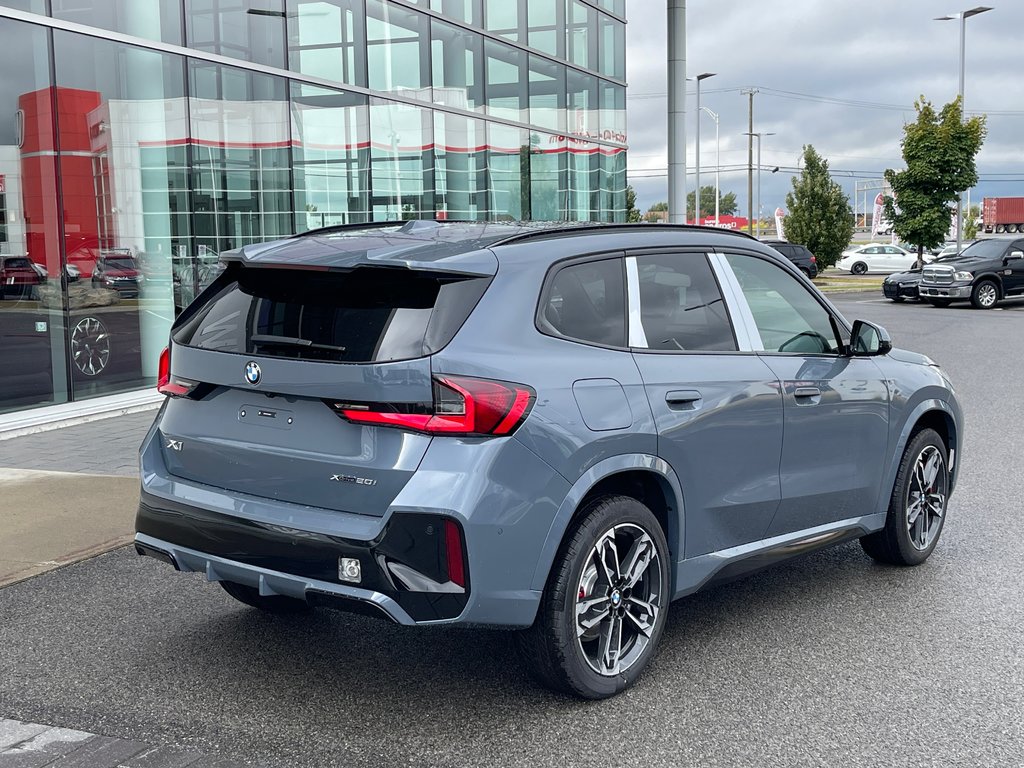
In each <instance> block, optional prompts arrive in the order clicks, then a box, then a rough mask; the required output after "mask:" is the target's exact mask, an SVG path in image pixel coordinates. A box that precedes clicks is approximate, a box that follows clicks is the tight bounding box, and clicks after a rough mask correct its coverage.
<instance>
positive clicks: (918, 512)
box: [860, 429, 950, 565]
mask: <svg viewBox="0 0 1024 768" xmlns="http://www.w3.org/2000/svg"><path fill="white" fill-rule="evenodd" d="M949 480H950V477H949V463H948V459H947V453H946V444H945V443H944V442H943V440H942V438H941V437H939V434H938V433H937V432H936V431H935V430H933V429H922V430H921V431H920V432H918V433H917V434H916V435H914V436H913V437H912V438H911V440H910V443H909V444H908V445H907V447H906V450H904V451H903V458H902V460H901V461H900V467H899V471H898V472H897V473H896V483H895V484H894V485H893V489H892V496H891V497H890V499H889V514H888V517H887V518H886V521H885V527H884V528H883V529H882V530H880V531H878V532H877V533H872V534H869V535H867V536H864V537H862V538H861V540H860V543H861V546H862V547H863V548H864V551H865V552H867V553H868V555H870V556H871V557H872V558H874V559H875V560H877V561H879V562H881V563H888V564H890V565H920V564H921V563H923V562H924V561H925V560H927V559H928V556H929V555H930V554H931V553H932V550H934V549H935V544H936V543H937V542H938V540H939V534H941V533H942V525H943V523H944V522H945V520H946V502H947V501H948V499H949Z"/></svg>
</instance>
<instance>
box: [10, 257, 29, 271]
mask: <svg viewBox="0 0 1024 768" xmlns="http://www.w3.org/2000/svg"><path fill="white" fill-rule="evenodd" d="M4 266H5V267H7V268H8V269H30V268H31V267H32V264H31V262H29V260H28V259H23V258H16V259H4Z"/></svg>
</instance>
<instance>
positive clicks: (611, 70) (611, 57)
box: [597, 13, 626, 80]
mask: <svg viewBox="0 0 1024 768" xmlns="http://www.w3.org/2000/svg"><path fill="white" fill-rule="evenodd" d="M598 15H599V17H600V27H601V31H600V35H599V43H598V47H599V49H600V56H599V58H598V66H597V70H598V72H600V73H601V74H602V75H607V76H608V77H617V78H619V79H620V80H621V79H623V78H625V76H626V26H625V25H624V24H623V23H622V22H621V21H616V20H614V19H612V18H609V17H608V16H605V15H604V14H603V13H602V14H598Z"/></svg>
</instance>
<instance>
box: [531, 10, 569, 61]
mask: <svg viewBox="0 0 1024 768" xmlns="http://www.w3.org/2000/svg"><path fill="white" fill-rule="evenodd" d="M564 13H565V6H564V4H563V3H561V2H551V0H528V2H527V11H526V18H527V25H528V27H529V30H528V34H527V40H528V43H529V45H530V47H531V48H536V49H537V50H538V51H544V53H548V54H551V55H552V56H557V57H559V58H564V52H563V50H562V42H563V39H564V38H563V36H562V35H559V34H558V30H559V29H564V19H563V16H564Z"/></svg>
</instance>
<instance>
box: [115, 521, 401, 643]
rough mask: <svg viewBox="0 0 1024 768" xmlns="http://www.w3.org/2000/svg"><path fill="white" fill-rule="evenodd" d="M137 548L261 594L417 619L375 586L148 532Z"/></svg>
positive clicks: (397, 618) (396, 619)
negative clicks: (263, 564)
mask: <svg viewBox="0 0 1024 768" xmlns="http://www.w3.org/2000/svg"><path fill="white" fill-rule="evenodd" d="M135 551H136V552H138V553H139V554H140V555H148V556H149V557H154V558H156V559H157V560H161V561H163V562H166V563H170V564H171V565H173V566H174V568H175V570H178V571H195V572H198V573H202V574H203V575H205V576H206V580H207V581H233V582H235V583H237V584H245V585H246V586H249V587H253V588H255V589H258V590H259V592H260V594H261V595H267V596H269V595H283V596H285V597H292V598H295V599H297V600H305V601H306V602H308V603H311V604H314V605H326V606H329V607H332V608H340V609H342V610H349V611H351V612H353V613H362V614H368V615H374V616H379V617H382V618H388V619H391V620H392V621H394V622H395V623H397V624H405V625H412V624H416V623H417V622H416V620H415V619H413V618H412V617H411V616H410V615H409V614H408V613H407V612H406V611H405V610H404V609H403V608H402V606H401V605H399V603H398V602H397V601H395V600H394V599H393V598H391V597H389V596H388V595H385V594H382V593H380V592H376V591H374V590H370V589H360V588H358V587H349V586H346V585H342V584H335V583H331V582H328V581H321V580H319V579H310V578H303V577H300V576H295V575H294V574H290V573H283V572H281V571H275V570H273V569H271V568H260V567H257V566H254V565H251V564H246V563H240V562H237V561H234V560H229V559H227V558H223V557H217V556H215V555H210V554H207V553H205V552H199V551H197V550H194V549H189V548H188V547H183V546H180V545H178V544H172V543H171V542H169V541H162V540H161V539H157V538H154V537H152V536H147V535H146V534H144V533H137V534H135Z"/></svg>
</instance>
